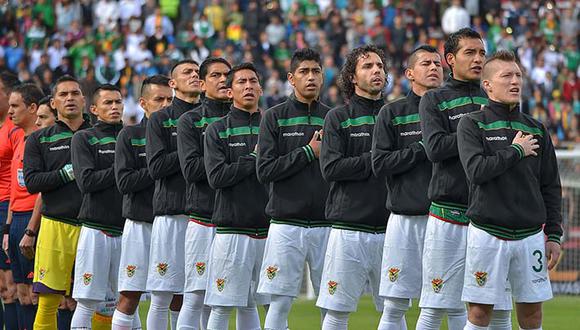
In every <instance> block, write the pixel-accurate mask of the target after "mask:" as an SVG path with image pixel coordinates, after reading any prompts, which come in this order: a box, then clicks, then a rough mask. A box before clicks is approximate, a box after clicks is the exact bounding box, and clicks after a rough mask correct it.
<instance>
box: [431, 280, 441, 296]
mask: <svg viewBox="0 0 580 330" xmlns="http://www.w3.org/2000/svg"><path fill="white" fill-rule="evenodd" d="M431 287H432V288H433V291H434V292H435V293H439V292H441V289H442V288H443V280H442V279H440V278H434V279H432V280H431Z"/></svg>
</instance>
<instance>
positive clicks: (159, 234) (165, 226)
mask: <svg viewBox="0 0 580 330" xmlns="http://www.w3.org/2000/svg"><path fill="white" fill-rule="evenodd" d="M188 220H189V217H187V216H185V215H161V216H156V217H155V220H153V227H152V229H151V251H150V252H149V272H148V273H147V291H163V292H176V293H177V292H182V291H183V286H184V284H185V253H184V251H185V232H186V231H187V223H188V222H189V221H188Z"/></svg>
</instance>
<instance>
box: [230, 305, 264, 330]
mask: <svg viewBox="0 0 580 330" xmlns="http://www.w3.org/2000/svg"><path fill="white" fill-rule="evenodd" d="M236 329H237V330H261V329H262V327H261V326H260V315H259V314H258V307H256V306H251V307H238V308H237V313H236Z"/></svg>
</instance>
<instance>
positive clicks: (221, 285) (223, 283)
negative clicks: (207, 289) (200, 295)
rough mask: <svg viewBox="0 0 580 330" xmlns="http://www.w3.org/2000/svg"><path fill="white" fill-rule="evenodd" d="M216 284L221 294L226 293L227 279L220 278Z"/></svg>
mask: <svg viewBox="0 0 580 330" xmlns="http://www.w3.org/2000/svg"><path fill="white" fill-rule="evenodd" d="M215 284H216V286H217V289H218V291H219V292H222V291H224V287H225V286H226V279H225V278H218V279H217V280H216V281H215Z"/></svg>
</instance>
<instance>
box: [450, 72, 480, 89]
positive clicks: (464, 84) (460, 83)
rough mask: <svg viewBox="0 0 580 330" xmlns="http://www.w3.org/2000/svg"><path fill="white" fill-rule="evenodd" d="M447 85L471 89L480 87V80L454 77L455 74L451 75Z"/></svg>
mask: <svg viewBox="0 0 580 330" xmlns="http://www.w3.org/2000/svg"><path fill="white" fill-rule="evenodd" d="M445 84H446V85H448V86H450V87H453V88H457V89H463V90H465V89H469V88H480V87H479V81H462V80H457V79H455V78H453V75H451V74H450V75H449V79H447V81H446V82H445Z"/></svg>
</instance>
